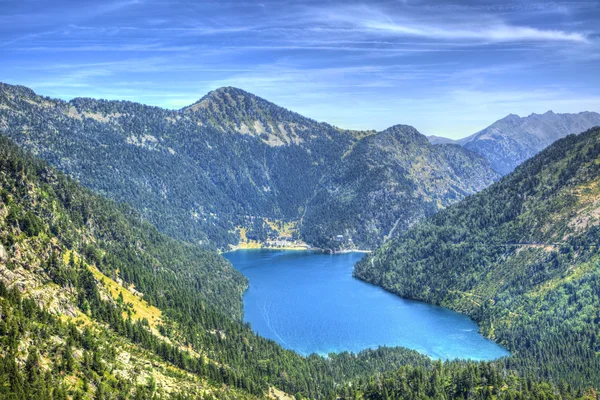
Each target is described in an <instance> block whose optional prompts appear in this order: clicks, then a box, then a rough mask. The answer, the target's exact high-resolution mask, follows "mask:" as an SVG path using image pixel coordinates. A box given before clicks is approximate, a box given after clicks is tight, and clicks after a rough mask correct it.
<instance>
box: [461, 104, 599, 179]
mask: <svg viewBox="0 0 600 400" xmlns="http://www.w3.org/2000/svg"><path fill="white" fill-rule="evenodd" d="M594 126H600V114H598V113H595V112H581V113H579V114H555V113H553V112H552V111H548V112H547V113H545V114H531V115H530V116H528V117H523V118H521V117H519V116H518V115H514V114H510V115H508V116H507V117H505V118H502V119H501V120H499V121H496V122H494V123H493V124H492V125H490V126H488V127H487V128H485V129H484V130H482V131H479V132H477V133H475V134H474V135H471V136H469V137H467V138H464V139H461V140H460V141H458V143H459V144H461V145H463V146H464V147H465V148H467V149H469V150H472V151H474V152H476V153H478V154H480V155H482V156H483V157H484V158H485V159H486V160H488V161H489V162H490V164H491V165H492V167H493V168H494V170H495V171H497V172H498V173H500V174H502V175H506V174H507V173H509V172H511V171H512V170H513V169H515V167H516V166H517V165H519V164H521V163H522V162H523V161H525V160H527V159H528V158H530V157H532V156H534V155H536V154H537V153H538V152H540V151H541V150H542V149H544V148H545V147H547V146H549V145H550V144H551V143H553V142H554V141H556V140H557V139H560V138H563V137H565V136H567V135H569V134H572V133H580V132H583V131H585V130H588V129H590V128H592V127H594Z"/></svg>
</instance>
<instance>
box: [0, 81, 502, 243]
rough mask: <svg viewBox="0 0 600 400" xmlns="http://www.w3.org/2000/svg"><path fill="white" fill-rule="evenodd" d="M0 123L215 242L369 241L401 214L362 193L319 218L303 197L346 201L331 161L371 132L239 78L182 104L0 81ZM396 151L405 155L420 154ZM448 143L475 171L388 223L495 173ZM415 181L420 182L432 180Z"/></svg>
mask: <svg viewBox="0 0 600 400" xmlns="http://www.w3.org/2000/svg"><path fill="white" fill-rule="evenodd" d="M0 132H1V133H2V134H4V135H6V136H9V137H10V138H11V139H13V140H14V141H15V142H16V143H17V144H18V145H19V146H22V147H23V148H25V149H27V150H29V151H31V152H33V153H34V154H36V155H38V156H40V157H42V158H43V159H44V160H46V161H47V162H49V163H50V164H51V165H53V166H55V167H57V168H58V169H60V170H62V171H64V172H66V173H67V174H69V175H70V176H72V177H74V178H75V179H77V180H78V181H80V182H81V183H82V184H84V185H85V186H87V187H88V188H91V189H93V190H94V191H96V192H97V193H100V194H102V195H105V196H108V197H110V198H112V199H113V200H116V201H118V202H122V203H127V204H129V205H131V206H132V207H134V208H135V209H136V210H137V211H138V212H139V213H140V214H141V215H142V216H143V217H144V218H145V219H146V220H148V221H149V222H151V223H153V224H154V225H156V226H157V227H158V228H159V230H161V231H162V232H164V233H166V234H168V235H170V236H172V237H174V238H176V239H182V240H186V241H189V242H193V243H199V244H202V245H204V246H209V247H213V248H220V249H226V248H228V247H229V246H231V245H236V244H238V242H239V241H240V239H241V238H242V232H243V235H244V236H245V238H246V239H247V240H248V241H255V242H256V243H261V242H262V243H265V242H266V241H267V240H268V239H271V240H272V241H275V240H277V239H280V240H281V241H283V242H287V241H297V240H300V239H302V240H304V241H305V242H308V243H309V244H312V245H321V244H323V243H333V242H332V241H331V239H332V235H335V236H337V235H338V234H344V232H347V236H346V240H347V239H352V240H353V241H354V243H356V244H357V245H358V246H360V247H363V246H365V247H366V246H371V245H372V244H373V243H379V242H378V241H379V240H381V239H382V238H383V237H384V236H385V235H386V234H387V233H389V231H390V229H391V225H390V221H392V220H393V222H392V224H393V223H394V222H395V221H397V220H398V218H400V215H398V216H396V214H397V213H396V214H393V215H389V214H388V213H386V212H382V210H381V205H380V204H379V203H378V202H377V203H375V202H373V201H370V202H368V203H367V204H366V205H367V206H368V208H367V209H366V210H365V219H364V220H363V219H362V218H357V217H356V216H351V217H350V216H348V215H342V217H343V218H344V222H343V223H342V225H341V226H340V225H336V224H334V222H336V221H333V220H331V218H329V219H328V220H327V222H326V225H323V222H322V221H320V218H321V215H322V212H323V211H324V210H323V209H322V208H320V207H312V206H311V205H310V204H314V199H315V198H316V197H315V196H317V195H319V192H323V191H327V193H333V196H334V198H333V199H331V200H327V201H328V202H329V203H331V204H332V207H337V205H336V204H344V203H345V202H346V201H347V199H342V198H339V199H336V198H335V193H336V192H339V193H346V192H352V191H353V190H354V188H352V187H348V185H355V182H354V181H352V180H350V181H349V182H346V181H344V180H340V179H339V178H338V177H336V176H335V174H336V173H337V172H336V171H338V170H340V169H346V170H352V169H353V170H354V171H356V172H360V171H361V168H363V167H364V163H363V161H361V159H359V157H346V156H345V155H346V154H348V153H349V152H350V154H353V153H355V152H354V151H352V149H353V148H354V146H355V145H356V144H357V143H362V142H367V143H366V144H364V145H361V146H359V147H360V148H362V147H363V146H365V147H369V146H370V144H368V143H371V141H373V140H374V139H371V137H373V136H376V135H375V133H374V132H372V131H365V132H357V131H346V130H342V129H338V128H336V127H333V126H331V125H328V124H325V123H318V122H316V121H313V120H311V119H309V118H305V117H303V116H301V115H299V114H296V113H294V112H291V111H289V110H286V109H284V108H281V107H278V106H276V105H275V104H272V103H270V102H268V101H266V100H264V99H261V98H259V97H257V96H254V95H252V94H250V93H247V92H244V91H242V90H240V89H236V88H221V89H218V90H215V91H213V92H211V93H209V94H207V95H206V96H204V97H203V98H202V99H201V100H199V101H198V102H197V103H195V104H193V105H191V106H189V107H185V108H183V109H182V110H177V111H171V110H165V109H161V108H157V107H150V106H145V105H142V104H137V103H131V102H125V101H104V100H94V99H87V98H77V99H73V100H71V101H69V102H65V101H62V100H56V99H50V98H46V97H42V96H38V95H37V94H35V93H34V92H33V91H31V90H30V89H28V88H25V87H22V86H11V85H6V84H0ZM380 136H383V137H384V136H386V134H385V133H384V134H382V135H380ZM379 140H380V139H376V140H375V141H379ZM389 145H397V144H394V143H390V144H389ZM407 146H409V147H410V148H413V149H415V154H417V153H421V154H429V153H431V150H430V149H429V146H428V144H427V143H424V141H422V140H417V139H415V141H414V143H411V144H410V145H407ZM421 147H423V149H421ZM425 147H426V148H425ZM397 151H398V152H400V153H402V152H403V156H404V157H408V158H409V160H408V162H409V163H410V162H411V161H412V162H413V163H415V164H417V163H423V164H426V163H427V162H428V160H426V159H422V160H421V159H419V160H417V159H416V158H415V157H416V156H415V154H412V153H411V152H408V151H404V150H402V149H398V150H397ZM434 152H435V151H434ZM454 153H456V157H457V158H463V159H471V160H472V162H471V163H470V168H471V169H472V171H471V172H472V174H473V175H474V176H478V177H480V178H481V179H482V181H477V182H470V181H469V179H470V174H466V175H465V174H460V173H451V174H442V175H443V176H441V177H440V178H439V179H450V181H447V182H445V186H446V187H452V186H455V187H456V189H452V190H445V189H440V192H438V193H434V194H432V195H431V196H428V197H427V198H426V197H423V198H422V200H421V199H419V200H418V201H416V202H415V203H414V204H411V205H408V204H407V207H409V208H411V209H412V210H413V211H411V213H410V216H409V217H410V220H406V221H399V223H398V228H397V229H396V230H395V232H400V231H401V230H402V229H403V227H404V226H409V225H410V224H411V223H413V219H414V218H415V216H416V218H420V217H421V216H424V215H428V214H429V213H430V211H429V210H430V209H431V208H432V207H431V205H430V204H428V203H427V201H429V200H427V199H428V198H435V200H436V201H437V200H438V199H439V200H440V201H439V204H438V205H445V204H450V203H452V202H454V201H456V200H459V199H461V198H462V197H464V195H465V194H469V193H472V192H474V191H475V190H477V188H480V187H484V186H486V185H488V184H490V183H491V182H492V181H493V180H494V179H495V175H493V174H490V173H489V167H488V166H487V165H486V164H485V163H484V162H482V161H476V159H475V158H473V157H472V156H471V155H469V154H470V153H469V151H466V150H458V149H455V150H454ZM459 153H460V154H459ZM369 157H383V158H382V159H377V158H373V159H372V160H371V161H370V162H372V163H381V164H382V165H388V166H389V168H391V169H393V170H395V171H400V170H403V168H404V167H403V166H402V163H399V159H398V158H397V154H396V151H394V150H393V149H391V151H378V152H371V154H370V155H369ZM386 157H390V158H389V159H387V158H386ZM350 162H355V163H356V165H350V164H349V163H350ZM403 162H405V161H403ZM444 162H446V161H445V160H444V159H443V157H439V160H438V161H437V162H436V163H437V165H438V166H439V170H440V171H442V170H446V169H448V168H450V169H453V168H454V167H453V166H452V165H450V164H448V165H444V164H443V163H444ZM396 164H397V165H396ZM399 179H400V180H402V179H404V177H400V178H399ZM407 179H411V178H408V177H407ZM413 181H414V182H415V184H416V185H417V188H416V190H421V191H423V192H427V191H430V190H431V188H425V187H420V186H424V185H425V184H424V183H423V182H421V181H419V180H413ZM320 183H325V186H320ZM332 185H333V186H332ZM365 189H366V190H369V193H361V195H364V196H371V197H372V198H373V199H375V198H379V197H380V196H379V193H380V192H384V191H389V190H390V188H387V187H385V182H383V181H378V182H377V184H374V185H370V186H369V187H366V186H365V187H363V188H361V190H365ZM327 196H329V195H327ZM393 197H394V198H398V199H400V200H402V199H403V197H402V196H400V195H398V196H396V195H393ZM398 207H402V204H400V205H398ZM436 207H437V206H436ZM352 211H354V210H352ZM312 212H315V213H317V214H312V215H311V213H312ZM274 224H275V225H279V226H283V225H286V224H287V226H293V229H291V234H290V236H289V237H284V238H281V237H280V235H281V232H280V231H278V229H275V228H274V226H275V225H274ZM367 224H374V226H375V229H376V230H377V231H378V234H377V235H376V238H373V237H371V236H370V235H371V231H372V230H367V231H364V230H362V229H361V228H360V227H361V226H365V225H367ZM340 230H343V231H344V232H342V233H341V232H340ZM348 235H352V237H350V236H348ZM334 244H335V245H336V246H337V244H336V243H334Z"/></svg>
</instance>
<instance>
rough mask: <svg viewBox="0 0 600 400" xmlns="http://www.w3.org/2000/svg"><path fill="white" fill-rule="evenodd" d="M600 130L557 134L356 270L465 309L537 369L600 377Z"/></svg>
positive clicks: (582, 380)
mask: <svg viewBox="0 0 600 400" xmlns="http://www.w3.org/2000/svg"><path fill="white" fill-rule="evenodd" d="M599 184H600V129H598V128H595V129H592V130H589V131H587V132H585V133H582V134H580V135H578V136H575V135H571V136H568V137H566V138H564V139H561V140H559V141H557V142H555V143H554V144H553V145H551V146H550V147H548V148H547V149H546V150H544V151H542V152H541V153H540V154H538V155H537V156H535V157H533V158H532V159H530V160H528V161H527V162H525V163H524V164H522V165H521V166H520V167H518V168H517V169H516V170H515V171H514V172H513V173H511V174H509V175H507V176H506V177H505V178H503V179H502V180H501V181H499V182H498V183H496V184H494V185H492V186H491V187H489V188H488V189H486V190H484V191H482V192H480V193H478V194H476V195H473V196H471V197H469V198H467V199H465V200H463V201H462V202H460V203H458V204H456V205H454V206H452V207H449V208H448V209H446V210H444V211H442V212H440V213H438V214H436V215H435V216H433V217H431V218H430V219H428V220H427V221H424V222H422V223H420V224H418V225H417V226H415V227H414V228H413V229H411V230H409V231H408V232H406V233H405V234H403V235H402V236H400V237H399V238H397V239H394V240H392V241H390V242H388V243H386V244H385V245H384V246H382V247H381V248H380V249H379V250H378V251H376V252H375V253H374V254H372V255H370V256H369V257H365V258H364V259H363V260H362V261H361V262H360V263H359V264H358V265H357V266H356V268H355V272H354V274H355V276H356V277H359V278H360V279H363V280H366V281H368V282H372V283H375V284H378V285H381V286H382V287H384V288H385V289H387V290H389V291H392V292H394V293H397V294H399V295H400V296H403V297H408V298H413V299H419V300H424V301H427V302H430V303H435V304H441V305H443V306H446V307H449V308H452V309H454V310H458V311H461V312H465V313H467V314H469V315H470V316H471V317H473V318H474V319H475V320H476V321H477V322H478V324H479V326H480V328H481V330H482V331H483V333H484V334H486V335H487V336H489V337H491V338H493V339H494V340H496V341H497V342H499V343H501V344H502V345H504V346H506V347H507V348H508V349H509V350H510V351H511V353H512V356H511V357H509V358H508V359H506V360H505V365H506V366H507V367H510V368H515V369H516V370H518V371H520V372H521V373H523V374H525V375H526V376H531V377H533V376H537V377H539V376H542V377H544V378H547V379H551V380H552V381H554V382H566V383H567V384H569V385H574V386H578V387H584V386H586V385H593V386H595V387H598V386H599V385H600V357H599V354H600V338H599V337H598V332H599V328H600V326H599V325H600V314H599V313H598V310H599V309H600V264H599V263H600V254H599V252H598V246H599V245H600V186H599Z"/></svg>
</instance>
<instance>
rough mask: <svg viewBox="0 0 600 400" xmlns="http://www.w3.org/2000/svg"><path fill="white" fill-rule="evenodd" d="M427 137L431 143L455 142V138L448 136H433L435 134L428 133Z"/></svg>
mask: <svg viewBox="0 0 600 400" xmlns="http://www.w3.org/2000/svg"><path fill="white" fill-rule="evenodd" d="M427 139H428V140H429V142H430V143H431V144H451V143H456V140H454V139H449V138H446V137H442V136H435V135H429V136H427Z"/></svg>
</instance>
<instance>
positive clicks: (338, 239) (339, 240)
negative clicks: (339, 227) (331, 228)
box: [335, 235, 344, 242]
mask: <svg viewBox="0 0 600 400" xmlns="http://www.w3.org/2000/svg"><path fill="white" fill-rule="evenodd" d="M335 240H337V241H338V242H341V241H342V240H344V235H337V236H336V237H335Z"/></svg>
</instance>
